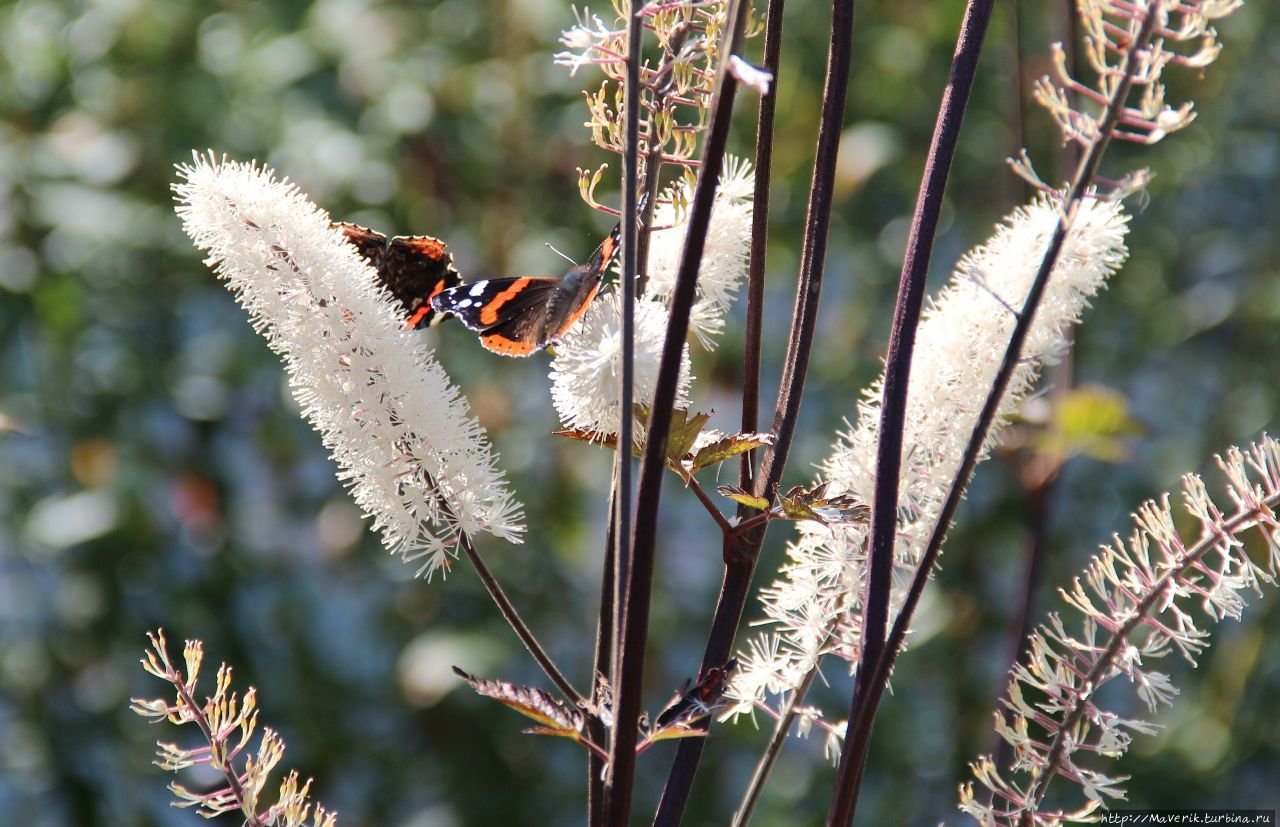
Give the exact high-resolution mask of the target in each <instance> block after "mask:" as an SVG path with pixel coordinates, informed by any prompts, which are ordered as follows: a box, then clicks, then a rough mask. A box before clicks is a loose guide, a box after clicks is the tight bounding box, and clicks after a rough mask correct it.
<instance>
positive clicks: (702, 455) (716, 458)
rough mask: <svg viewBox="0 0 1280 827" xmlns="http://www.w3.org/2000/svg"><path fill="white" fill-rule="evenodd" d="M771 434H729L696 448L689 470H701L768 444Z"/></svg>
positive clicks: (771, 437)
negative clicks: (696, 451)
mask: <svg viewBox="0 0 1280 827" xmlns="http://www.w3.org/2000/svg"><path fill="white" fill-rule="evenodd" d="M772 442H773V435H772V434H730V435H728V436H725V437H723V438H721V439H717V440H716V441H715V442H712V443H710V444H708V445H704V446H702V447H701V448H699V449H698V453H696V454H694V456H693V462H692V464H691V467H690V470H691V471H701V470H702V469H703V468H709V467H710V466H712V465H715V464H716V463H720V462H724V461H725V460H727V459H731V458H733V457H736V456H738V455H739V454H745V453H746V452H747V451H750V450H753V449H755V448H760V447H763V446H765V445H769V444H770V443H772Z"/></svg>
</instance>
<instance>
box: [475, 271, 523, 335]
mask: <svg viewBox="0 0 1280 827" xmlns="http://www.w3.org/2000/svg"><path fill="white" fill-rule="evenodd" d="M530 281H532V279H530V278H529V277H528V276H523V277H521V278H518V279H516V280H515V281H513V282H511V286H510V287H508V288H507V289H506V290H503V291H502V292H501V293H499V294H498V295H496V296H494V297H493V298H492V299H490V300H489V303H488V304H486V305H485V306H484V307H483V308H482V309H481V310H480V324H482V325H485V326H486V327H487V326H488V325H491V324H497V323H498V309H499V308H500V307H502V305H504V304H506V303H507V302H509V301H511V300H512V299H514V298H515V297H516V296H518V295H519V294H520V291H521V290H523V289H524V288H525V286H526V285H528V284H529V282H530ZM490 350H492V348H490Z"/></svg>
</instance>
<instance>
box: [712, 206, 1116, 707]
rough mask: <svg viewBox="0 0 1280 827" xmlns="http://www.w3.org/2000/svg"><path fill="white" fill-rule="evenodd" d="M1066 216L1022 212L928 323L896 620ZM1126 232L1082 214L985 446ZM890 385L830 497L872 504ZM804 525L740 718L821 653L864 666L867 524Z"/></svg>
mask: <svg viewBox="0 0 1280 827" xmlns="http://www.w3.org/2000/svg"><path fill="white" fill-rule="evenodd" d="M1058 218H1059V211H1058V207H1057V202H1056V201H1053V200H1048V199H1044V198H1041V199H1039V200H1037V201H1036V202H1034V203H1032V204H1031V205H1029V206H1027V207H1022V208H1019V209H1018V210H1016V211H1015V212H1014V213H1013V214H1012V215H1011V216H1009V217H1008V219H1006V222H1005V223H1004V224H1002V225H1000V227H999V228H998V229H997V231H996V233H995V236H994V237H992V238H991V239H989V240H988V241H987V242H986V243H985V244H983V245H981V246H980V247H978V248H976V249H975V250H973V251H971V252H970V253H969V254H968V255H966V256H965V257H964V258H963V259H962V260H961V261H960V263H959V264H958V265H957V266H956V270H955V273H954V274H953V276H952V278H951V282H950V283H949V284H948V286H947V287H946V288H945V289H944V290H943V291H942V293H941V294H940V295H939V296H938V297H937V298H936V299H935V300H934V301H932V302H931V303H930V305H929V308H928V309H927V310H926V312H925V315H924V318H923V319H922V321H921V324H920V328H919V331H918V334H917V342H916V348H915V355H914V358H913V360H912V364H911V390H910V396H909V398H908V400H907V412H906V417H905V419H906V430H905V432H904V434H903V448H902V478H901V483H900V493H899V497H900V500H899V526H898V536H897V547H896V549H895V578H894V591H893V595H892V606H891V611H892V612H896V611H897V609H898V608H899V607H900V606H901V603H902V599H903V598H904V597H905V587H906V585H907V584H908V583H909V582H910V578H911V576H912V575H913V574H914V572H915V568H916V564H917V562H918V561H919V559H920V555H921V553H922V552H923V550H924V546H925V544H926V543H927V542H928V539H929V536H930V534H931V533H932V530H933V526H934V523H935V522H936V520H937V517H938V512H939V509H940V508H941V505H942V502H943V500H944V499H945V497H946V494H947V491H948V489H949V486H950V483H951V480H952V479H953V478H954V477H955V474H956V471H957V470H958V468H959V465H960V461H961V458H962V455H963V452H964V449H965V446H966V444H967V443H968V440H969V435H970V434H971V433H972V431H973V426H974V423H975V422H976V420H977V416H978V413H979V411H980V410H981V408H982V405H983V403H984V402H985V400H986V395H987V393H988V391H989V389H990V388H991V384H992V380H993V379H994V377H995V374H996V372H997V370H998V369H999V366H1000V362H1001V359H1002V358H1003V354H1004V350H1005V346H1006V344H1007V342H1008V339H1009V333H1010V331H1011V330H1012V329H1013V326H1014V324H1015V321H1016V319H1015V308H1021V306H1022V303H1023V301H1024V299H1025V297H1026V294H1027V291H1028V290H1029V289H1030V286H1031V283H1032V281H1033V280H1034V278H1035V275H1036V272H1037V270H1038V269H1039V267H1040V262H1041V260H1042V258H1043V255H1044V251H1045V248H1046V246H1047V244H1048V241H1049V237H1050V235H1051V234H1052V232H1053V229H1054V226H1055V225H1056V223H1057V221H1058ZM1127 221H1128V217H1127V216H1126V215H1125V213H1124V212H1123V210H1122V208H1121V207H1120V205H1119V202H1112V201H1093V200H1087V201H1085V202H1084V203H1083V204H1082V206H1081V209H1080V211H1079V213H1078V214H1077V216H1076V219H1075V222H1074V224H1073V226H1072V229H1071V231H1070V233H1069V234H1068V235H1067V238H1066V241H1065V244H1064V246H1063V249H1062V253H1061V255H1060V257H1059V259H1058V263H1057V267H1056V268H1055V269H1054V272H1053V275H1052V277H1051V279H1050V281H1049V285H1048V289H1047V291H1046V293H1045V296H1044V299H1043V301H1042V303H1041V305H1040V309H1039V312H1038V313H1037V314H1036V318H1035V323H1034V324H1033V325H1032V328H1031V331H1030V334H1029V336H1028V338H1027V342H1026V346H1025V348H1024V354H1025V357H1024V359H1023V360H1022V363H1021V364H1020V365H1019V366H1018V368H1017V369H1016V370H1015V372H1014V374H1013V377H1012V381H1011V382H1010V385H1009V390H1008V393H1007V394H1006V395H1005V398H1004V400H1003V401H1002V403H1001V406H1000V410H999V416H998V418H997V421H996V422H995V423H993V426H992V428H991V430H990V433H989V434H988V437H987V446H986V447H987V448H989V447H990V445H991V444H992V443H993V442H994V441H995V439H996V436H997V434H998V433H999V430H1000V424H1001V422H1002V421H1003V420H1004V418H1005V417H1007V416H1008V415H1009V414H1011V413H1012V412H1013V411H1014V410H1015V409H1016V408H1017V407H1018V405H1019V404H1020V402H1021V401H1022V399H1023V397H1024V396H1025V395H1026V394H1027V392H1028V391H1029V390H1030V389H1031V387H1032V383H1033V382H1034V380H1035V378H1036V376H1037V374H1038V373H1039V369H1040V366H1041V365H1043V364H1045V363H1048V362H1051V361H1052V360H1053V359H1054V358H1056V357H1057V356H1058V355H1059V354H1060V351H1061V348H1062V347H1063V346H1064V344H1065V342H1066V335H1067V331H1068V329H1069V328H1070V327H1071V325H1072V324H1074V323H1075V322H1076V321H1078V319H1079V317H1080V314H1081V312H1082V311H1083V309H1084V308H1085V307H1086V306H1087V304H1088V300H1089V297H1090V296H1092V295H1093V294H1094V293H1096V292H1097V291H1098V290H1099V288H1101V287H1102V286H1103V284H1104V283H1105V282H1106V280H1107V279H1108V278H1109V277H1110V276H1111V275H1112V274H1113V273H1114V272H1115V271H1116V270H1117V269H1118V268H1119V267H1120V265H1121V264H1122V263H1123V261H1124V259H1125V256H1126V255H1127V249H1126V247H1125V245H1124V238H1125V234H1126V232H1127V229H1128V228H1127ZM882 381H883V380H881V381H878V382H876V383H875V384H874V385H872V386H871V387H870V388H868V389H867V391H866V392H865V393H864V394H863V398H862V401H861V402H860V403H859V405H858V419H857V425H856V426H855V427H854V428H853V429H852V430H851V431H849V432H848V433H846V434H844V435H842V437H841V438H840V440H839V441H838V442H837V443H836V445H835V447H834V449H833V451H832V454H831V456H830V458H829V459H828V460H827V461H826V463H825V464H824V465H823V469H822V476H823V478H824V479H825V480H826V481H827V482H828V484H829V487H828V492H829V493H832V494H837V493H847V494H851V495H853V496H854V497H856V498H858V499H860V500H862V501H863V502H870V501H871V499H872V493H873V491H874V487H875V458H876V444H877V440H878V438H879V421H880V398H881V390H882V385H881V382H882ZM802 525H803V530H802V535H801V537H800V538H799V539H798V540H797V541H796V542H794V543H793V544H792V545H791V547H790V548H789V550H788V556H789V562H788V564H787V566H786V567H785V568H784V576H783V577H782V578H780V579H779V580H776V581H775V582H774V583H773V584H771V585H770V586H768V587H766V588H765V589H764V590H763V592H762V596H763V600H764V606H765V613H766V614H767V615H768V617H769V619H770V620H771V621H772V622H773V623H774V624H776V630H777V631H776V635H777V638H776V639H770V640H767V641H764V642H761V643H755V644H752V647H751V649H750V650H749V651H747V652H744V653H743V654H741V655H740V656H739V660H740V662H741V664H742V668H740V669H739V670H738V677H737V679H736V681H735V684H734V686H733V687H732V693H733V697H734V698H735V699H736V700H737V701H738V704H737V705H736V706H735V707H734V711H735V712H749V711H750V710H751V709H752V707H753V706H754V705H755V704H756V703H758V702H762V701H763V699H764V694H765V693H766V692H769V693H778V692H780V691H785V690H788V689H790V688H792V687H794V686H796V685H797V683H798V681H799V680H800V678H801V677H802V676H803V675H805V674H806V673H807V672H808V671H810V670H811V669H812V668H814V666H815V664H816V663H817V661H818V659H819V658H820V657H821V656H822V655H824V654H828V653H834V654H837V655H839V656H841V657H844V658H846V659H848V660H850V661H854V660H856V658H857V656H858V653H859V651H860V646H861V629H860V628H859V627H858V622H859V619H860V614H861V613H860V595H861V589H862V585H861V584H862V581H863V577H864V576H865V562H866V561H865V555H864V553H863V546H864V542H865V539H866V532H867V526H865V525H848V526H840V527H832V528H824V527H822V526H818V525H816V524H813V523H804V524H802Z"/></svg>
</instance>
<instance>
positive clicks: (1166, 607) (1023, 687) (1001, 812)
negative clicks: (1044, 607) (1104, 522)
mask: <svg viewBox="0 0 1280 827" xmlns="http://www.w3.org/2000/svg"><path fill="white" fill-rule="evenodd" d="M1218 466H1219V467H1220V468H1221V469H1222V471H1223V473H1224V474H1225V476H1226V483H1227V485H1226V488H1227V496H1226V500H1227V501H1228V502H1229V504H1230V505H1229V508H1228V509H1227V510H1225V511H1224V510H1222V509H1220V508H1219V507H1218V505H1216V504H1215V503H1214V501H1213V500H1212V499H1210V497H1209V493H1208V490H1207V489H1206V487H1205V484H1204V482H1203V481H1202V480H1201V479H1200V477H1198V476H1196V475H1187V476H1186V477H1184V478H1183V494H1182V510H1183V512H1184V513H1185V515H1186V516H1188V517H1190V518H1191V520H1193V521H1194V525H1195V526H1196V528H1195V529H1194V530H1192V531H1183V532H1179V531H1178V530H1177V528H1176V527H1175V525H1174V515H1173V509H1172V508H1171V507H1170V505H1169V497H1168V496H1167V495H1166V496H1165V497H1163V498H1162V499H1161V500H1160V501H1159V502H1155V501H1151V502H1148V503H1146V504H1145V505H1143V506H1142V507H1141V508H1140V509H1138V512H1137V513H1136V514H1134V516H1133V520H1134V523H1135V528H1134V530H1133V532H1132V534H1130V536H1129V539H1128V540H1127V541H1123V540H1121V539H1120V537H1118V536H1117V537H1115V538H1114V539H1113V540H1112V542H1111V544H1110V545H1108V546H1104V547H1103V548H1102V550H1101V551H1100V552H1099V554H1098V555H1097V556H1096V557H1094V559H1093V561H1092V562H1091V563H1090V565H1089V568H1088V569H1087V570H1086V571H1085V573H1084V575H1083V577H1080V578H1077V579H1076V580H1075V582H1074V584H1073V585H1072V587H1071V588H1070V589H1065V590H1063V591H1062V598H1063V601H1064V602H1065V603H1066V604H1067V607H1068V609H1069V610H1071V612H1073V613H1075V614H1078V615H1079V616H1080V627H1079V631H1078V632H1075V633H1073V632H1070V631H1068V624H1067V622H1066V621H1065V620H1064V619H1063V618H1062V617H1061V616H1059V615H1057V614H1055V615H1051V616H1050V619H1049V622H1048V623H1047V624H1046V625H1044V626H1042V627H1041V628H1040V629H1039V631H1037V632H1036V633H1035V634H1034V635H1033V636H1032V637H1031V641H1030V650H1029V652H1028V654H1027V655H1026V657H1025V659H1024V660H1023V662H1022V663H1020V664H1018V665H1017V666H1015V667H1014V670H1013V680H1012V681H1011V682H1010V684H1009V692H1008V695H1007V696H1006V698H1005V699H1004V701H1003V704H1004V707H1005V712H1003V713H1000V712H997V713H996V731H997V732H998V733H999V735H1000V737H1001V738H1003V739H1004V740H1005V741H1006V742H1008V743H1009V744H1010V745H1011V746H1012V747H1013V751H1014V757H1013V766H1012V769H1011V771H1010V772H1009V775H1010V776H1012V775H1015V774H1016V775H1018V776H1020V777H1021V779H1022V780H1020V781H1014V780H1008V779H1007V778H1006V777H1005V776H1004V775H1002V774H1001V771H1000V770H999V769H998V768H997V767H996V766H995V765H994V763H993V762H992V760H991V759H990V758H989V757H986V756H984V757H982V758H980V759H979V760H978V761H977V762H975V763H974V764H973V765H972V767H973V772H974V776H975V777H976V778H977V783H978V784H980V785H981V786H983V787H985V788H986V789H987V790H989V791H990V792H991V793H992V794H993V797H991V799H990V801H989V802H988V800H987V799H988V796H986V795H980V794H976V793H975V790H974V785H973V784H972V783H969V784H965V785H964V786H963V787H961V790H960V808H961V809H962V810H964V811H965V812H967V813H969V814H970V815H972V816H974V817H975V818H977V819H978V820H979V822H981V823H982V824H984V825H1011V826H1012V825H1016V824H1029V823H1034V824H1057V823H1061V822H1062V821H1064V820H1067V819H1068V818H1071V819H1078V818H1082V817H1085V816H1087V815H1088V814H1089V813H1091V812H1093V811H1094V810H1096V809H1098V808H1099V807H1105V806H1106V802H1105V800H1106V799H1108V798H1112V799H1114V798H1124V790H1123V788H1122V787H1121V786H1120V785H1121V783H1122V782H1123V781H1124V779H1123V778H1116V777H1112V776H1108V775H1105V774H1104V773H1102V772H1101V771H1099V770H1097V769H1095V768H1093V767H1092V766H1090V765H1096V764H1097V762H1098V759H1100V758H1119V757H1120V756H1122V755H1124V753H1125V752H1126V750H1127V749H1128V748H1129V745H1130V743H1131V741H1132V740H1133V733H1135V732H1140V733H1145V734H1152V733H1154V731H1155V729H1156V727H1155V725H1153V724H1152V723H1150V722H1149V721H1147V720H1145V719H1143V718H1141V717H1124V716H1122V715H1119V714H1117V713H1115V712H1111V711H1109V710H1107V709H1105V708H1104V707H1103V706H1102V704H1101V702H1100V701H1099V690H1100V689H1101V688H1102V686H1103V685H1105V684H1107V683H1110V682H1111V681H1113V680H1114V679H1116V678H1124V679H1125V682H1127V683H1128V684H1129V685H1131V686H1133V687H1134V689H1135V691H1136V692H1137V695H1138V699H1139V700H1140V701H1141V702H1142V704H1143V705H1144V706H1146V708H1147V711H1148V712H1151V713H1154V712H1155V711H1156V709H1157V708H1158V707H1159V706H1160V705H1162V704H1164V705H1168V704H1170V703H1172V700H1173V698H1174V696H1175V695H1177V693H1178V690H1177V689H1176V688H1175V687H1174V686H1173V683H1172V682H1171V680H1170V677H1169V675H1168V674H1166V673H1164V672H1158V671H1155V670H1154V669H1152V668H1151V663H1150V662H1151V661H1153V660H1156V659H1158V658H1162V657H1164V656H1165V655H1167V654H1168V653H1169V652H1171V651H1175V650H1176V651H1177V652H1178V653H1179V654H1181V655H1182V656H1183V658H1185V659H1186V660H1187V661H1188V662H1190V663H1191V664H1192V665H1193V666H1194V665H1195V658H1196V657H1197V656H1198V655H1199V654H1200V653H1201V652H1203V651H1204V650H1205V649H1206V648H1207V647H1208V645H1209V632H1208V630H1207V629H1205V628H1202V626H1201V625H1200V623H1201V622H1202V620H1201V619H1202V618H1207V619H1208V620H1210V621H1213V622H1215V623H1216V622H1218V621H1221V620H1224V619H1226V618H1233V619H1237V620H1238V619H1239V618H1240V615H1241V613H1242V612H1243V610H1244V607H1245V601H1244V594H1245V592H1247V591H1251V592H1253V593H1255V594H1261V584H1262V583H1264V582H1265V583H1269V584H1272V585H1274V584H1275V583H1276V577H1277V574H1278V573H1280V520H1278V519H1277V518H1276V509H1277V507H1280V443H1277V442H1276V441H1275V440H1273V439H1271V438H1270V437H1264V438H1263V440H1262V441H1261V442H1260V443H1258V444H1257V445H1254V446H1252V447H1250V448H1249V449H1248V450H1246V451H1241V450H1239V449H1237V448H1232V449H1231V450H1229V451H1228V452H1227V454H1226V456H1225V457H1219V458H1218ZM1249 534H1256V536H1257V538H1258V539H1259V540H1260V541H1261V542H1260V543H1251V544H1246V538H1247V535H1249ZM1249 547H1252V548H1254V549H1257V550H1259V552H1260V553H1259V555H1258V556H1260V557H1261V558H1262V562H1261V563H1259V562H1255V560H1254V559H1253V557H1251V556H1250V552H1249V551H1248V548H1249ZM1055 777H1062V778H1065V779H1067V780H1069V781H1071V782H1073V783H1075V784H1077V785H1079V786H1080V788H1081V789H1082V790H1083V793H1084V799H1085V800H1084V802H1083V803H1082V804H1081V806H1080V808H1079V809H1078V810H1077V811H1075V812H1072V813H1063V812H1056V811H1055V812H1042V811H1041V810H1040V808H1041V805H1042V802H1043V801H1044V798H1045V794H1046V792H1047V791H1048V787H1049V784H1050V782H1051V781H1052V780H1053V779H1054V778H1055Z"/></svg>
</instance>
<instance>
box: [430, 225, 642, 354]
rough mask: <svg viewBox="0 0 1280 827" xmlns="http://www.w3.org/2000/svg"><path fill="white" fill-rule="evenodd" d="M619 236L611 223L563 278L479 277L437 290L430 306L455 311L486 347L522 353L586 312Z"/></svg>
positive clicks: (553, 338) (558, 333)
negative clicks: (586, 258) (601, 238)
mask: <svg viewBox="0 0 1280 827" xmlns="http://www.w3.org/2000/svg"><path fill="white" fill-rule="evenodd" d="M619 236H620V233H619V230H618V229H617V228H615V229H614V231H613V232H612V233H610V234H609V237H608V238H606V239H605V240H604V242H603V243H601V245H600V246H599V248H597V249H596V251H595V253H594V254H593V255H592V256H591V260H590V261H589V262H587V263H586V264H581V265H577V266H575V267H574V268H573V269H571V270H570V271H569V272H568V273H566V274H565V276H564V278H560V279H556V278H546V277H541V276H516V277H514V278H502V279H483V280H481V281H475V282H472V283H470V284H462V285H459V286H456V287H451V288H449V289H446V290H444V291H442V292H440V293H439V294H437V295H436V296H434V297H433V298H432V299H431V306H432V307H433V308H434V309H435V312H436V313H437V314H439V315H444V314H449V315H454V316H457V317H458V321H460V322H462V323H463V324H464V325H466V326H467V327H468V328H470V329H471V330H474V331H476V332H477V333H479V334H480V344H481V345H483V346H484V347H485V348H487V349H488V350H491V351H493V352H494V353H499V354H502V355H503V356H528V355H530V354H532V353H534V352H536V351H538V350H541V349H542V348H544V347H546V346H547V345H549V344H552V343H554V342H556V341H557V340H559V339H560V338H561V337H562V336H564V334H565V333H567V332H568V331H569V329H570V328H571V327H573V324H574V322H576V321H578V319H579V318H581V317H582V314H583V313H585V312H586V310H587V307H589V306H590V304H591V300H592V299H593V298H595V296H596V293H598V292H599V291H600V282H601V279H602V278H603V277H604V272H605V270H606V269H608V267H609V265H610V264H611V263H612V262H613V259H614V256H615V255H617V252H618V244H619Z"/></svg>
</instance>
